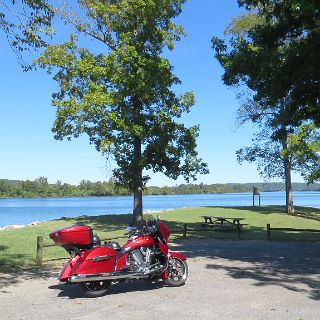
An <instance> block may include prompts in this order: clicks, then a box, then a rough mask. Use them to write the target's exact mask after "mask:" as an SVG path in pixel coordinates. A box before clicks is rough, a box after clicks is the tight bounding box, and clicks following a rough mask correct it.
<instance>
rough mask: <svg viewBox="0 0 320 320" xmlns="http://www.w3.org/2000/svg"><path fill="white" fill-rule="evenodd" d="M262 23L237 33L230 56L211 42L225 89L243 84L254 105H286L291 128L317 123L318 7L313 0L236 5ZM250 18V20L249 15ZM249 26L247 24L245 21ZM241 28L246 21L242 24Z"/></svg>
mask: <svg viewBox="0 0 320 320" xmlns="http://www.w3.org/2000/svg"><path fill="white" fill-rule="evenodd" d="M238 3H239V5H240V6H243V7H245V8H246V9H247V10H248V11H249V12H250V13H254V14H257V15H258V16H259V17H261V20H263V23H258V24H256V25H253V26H252V27H251V28H247V27H246V26H245V27H243V25H245V24H244V23H243V24H242V26H241V28H243V29H244V31H245V37H243V36H241V37H239V39H237V40H238V41H236V39H234V40H235V41H233V50H230V51H229V50H228V49H227V46H225V44H224V43H223V41H220V40H219V39H217V38H214V39H213V44H214V47H215V49H216V53H217V58H218V59H219V61H220V62H221V63H222V64H223V66H224V69H225V74H224V81H225V83H226V84H228V85H234V84H239V83H245V84H246V85H247V86H248V87H249V88H250V89H251V90H252V91H253V92H254V99H255V100H256V101H260V102H261V101H263V102H264V104H265V105H268V106H274V105H277V104H279V103H282V102H283V101H285V103H286V105H287V110H288V112H289V113H290V116H291V117H290V119H289V120H290V123H291V124H292V125H294V126H299V125H300V124H301V122H303V121H305V120H314V121H315V123H316V125H318V124H319V123H320V117H319V112H318V105H319V97H320V94H319V90H318V84H319V80H320V73H319V70H320V41H319V34H320V29H319V28H320V25H319V10H320V2H319V1H317V0H279V1H271V0H262V1H260V0H259V1H257V0H238ZM249 17H250V15H249ZM246 20H248V19H246ZM244 22H245V21H244Z"/></svg>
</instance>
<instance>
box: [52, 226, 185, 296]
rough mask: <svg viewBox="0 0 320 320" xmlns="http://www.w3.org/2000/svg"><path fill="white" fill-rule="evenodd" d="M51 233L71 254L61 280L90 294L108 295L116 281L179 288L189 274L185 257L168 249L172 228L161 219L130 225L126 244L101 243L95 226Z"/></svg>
mask: <svg viewBox="0 0 320 320" xmlns="http://www.w3.org/2000/svg"><path fill="white" fill-rule="evenodd" d="M49 236H50V238H51V239H52V240H53V241H54V242H55V243H56V244H57V245H59V246H61V247H63V248H64V249H66V250H67V251H68V252H69V253H70V255H71V257H70V258H69V260H68V261H67V262H66V264H65V265H64V267H63V269H62V270H61V272H60V275H59V277H58V279H59V280H60V281H61V282H64V283H68V284H73V283H76V284H78V285H79V287H80V289H81V290H82V292H83V294H84V295H85V296H87V297H99V296H102V295H104V294H106V293H107V291H108V289H109V287H110V285H111V284H112V283H114V282H120V281H130V280H136V279H145V280H152V281H154V280H160V279H162V280H163V281H164V283H165V284H166V285H168V286H172V287H177V286H181V285H183V284H184V283H185V281H186V280H187V277H188V265H187V263H186V257H185V256H184V255H183V254H182V253H180V252H176V251H170V250H169V249H168V239H169V236H170V230H169V228H168V227H167V226H166V225H165V224H164V223H162V222H161V221H159V220H152V221H146V222H145V223H144V224H143V225H142V226H140V227H130V228H129V232H128V236H129V239H128V241H127V243H126V244H125V245H124V246H123V247H120V245H119V244H118V243H117V242H116V241H111V242H106V243H105V244H103V245H101V243H100V239H99V237H97V236H96V235H93V232H92V229H91V228H90V227H88V226H86V225H84V224H80V223H78V224H75V225H72V226H71V227H68V228H64V229H60V230H56V231H53V232H52V233H50V235H49Z"/></svg>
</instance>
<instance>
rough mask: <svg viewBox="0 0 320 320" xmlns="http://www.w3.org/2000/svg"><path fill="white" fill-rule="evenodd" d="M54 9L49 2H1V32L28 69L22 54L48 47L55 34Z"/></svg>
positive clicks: (41, 0)
mask: <svg viewBox="0 0 320 320" xmlns="http://www.w3.org/2000/svg"><path fill="white" fill-rule="evenodd" d="M53 17H54V8H53V7H52V6H51V4H50V3H49V2H48V1H47V0H20V1H15V0H8V1H4V2H3V1H1V2H0V30H1V31H3V32H4V33H5V34H6V36H7V40H8V42H9V45H10V46H11V48H12V49H13V50H14V51H15V53H16V54H17V57H18V59H19V61H20V63H21V64H22V65H24V67H25V68H26V69H28V68H30V66H28V65H26V64H25V61H24V60H23V56H22V54H21V52H23V51H26V50H31V49H38V48H41V47H45V46H46V45H47V40H48V39H49V38H50V37H51V36H52V35H53V34H54V29H53V27H52V25H51V23H52V19H53Z"/></svg>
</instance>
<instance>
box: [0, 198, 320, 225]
mask: <svg viewBox="0 0 320 320" xmlns="http://www.w3.org/2000/svg"><path fill="white" fill-rule="evenodd" d="M293 196H294V203H295V205H298V206H306V207H317V208H320V192H294V193H293ZM257 200H258V199H257ZM132 203H133V199H132V197H84V198H45V199H42V198H41V199H39V198H36V199H0V228H3V227H5V226H7V225H27V224H30V223H32V222H35V221H48V220H52V219H58V218H61V217H77V216H81V215H88V216H95V215H104V214H125V213H130V212H132ZM261 204H262V205H284V204H285V193H284V192H264V193H262V194H261ZM143 205H144V211H146V212H156V211H160V210H168V209H174V208H183V207H195V206H231V207H233V206H250V205H252V194H251V193H227V194H194V195H167V196H144V198H143Z"/></svg>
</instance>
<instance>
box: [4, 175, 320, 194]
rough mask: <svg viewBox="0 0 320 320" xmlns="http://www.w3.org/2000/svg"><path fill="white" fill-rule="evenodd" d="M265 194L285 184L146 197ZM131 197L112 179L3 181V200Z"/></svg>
mask: <svg viewBox="0 0 320 320" xmlns="http://www.w3.org/2000/svg"><path fill="white" fill-rule="evenodd" d="M254 186H255V187H257V188H258V189H259V190H261V191H262V192H270V191H283V190H284V189H285V185H284V183H281V182H269V183H225V184H220V183H219V184H203V183H200V184H180V185H176V186H171V187H169V186H164V187H157V186H149V187H146V188H145V189H144V191H143V193H144V194H145V195H175V194H221V193H242V192H252V190H253V187H254ZM293 190H295V191H320V184H310V185H307V184H306V183H294V184H293ZM127 195H132V194H131V192H130V191H129V190H127V189H125V188H120V187H118V186H116V184H115V183H114V180H113V179H110V180H108V181H103V182H101V181H97V182H91V181H89V180H82V181H81V182H80V183H79V184H78V185H72V184H69V183H62V182H61V181H57V182H56V183H49V182H48V179H47V178H46V177H39V178H37V179H35V180H33V181H30V180H25V181H22V180H7V179H0V198H42V197H45V198H46V197H88V196H89V197H90V196H97V197H103V196H127Z"/></svg>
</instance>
